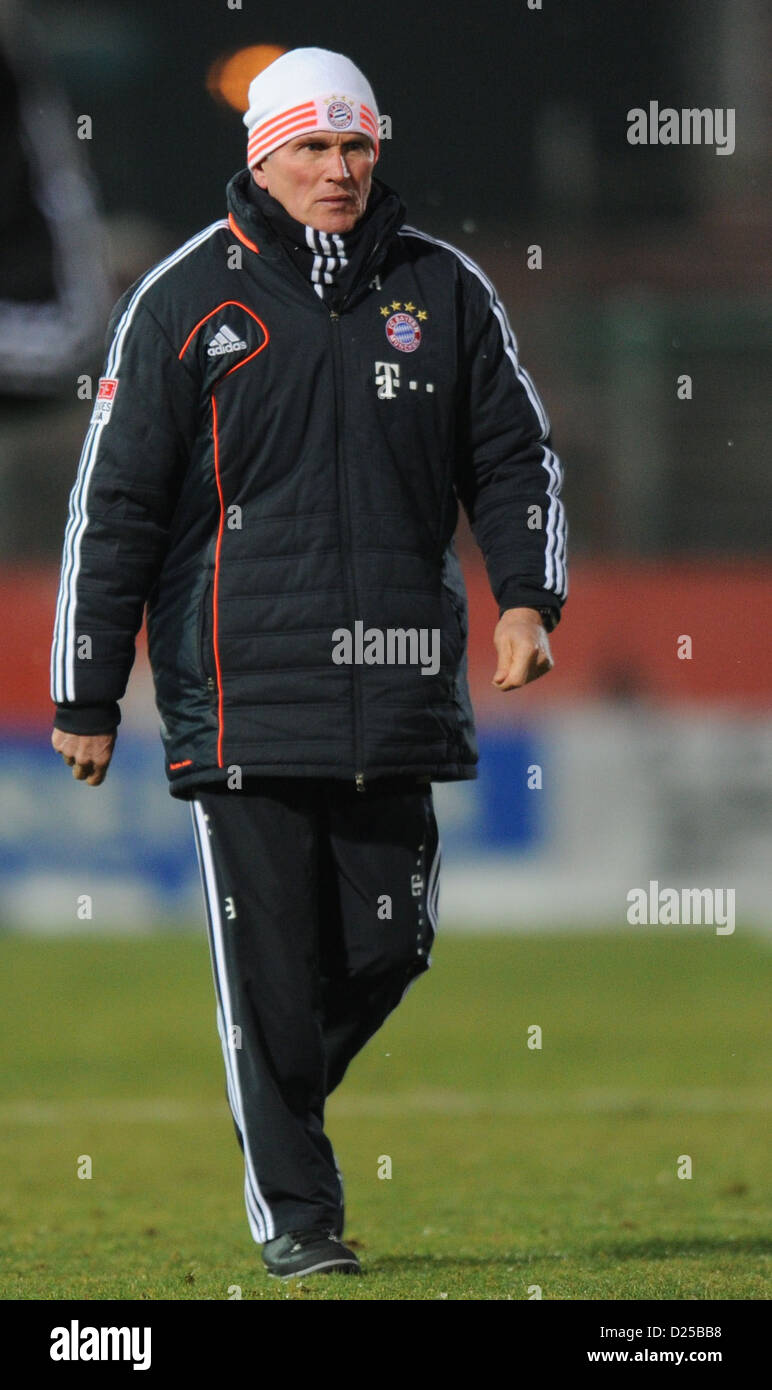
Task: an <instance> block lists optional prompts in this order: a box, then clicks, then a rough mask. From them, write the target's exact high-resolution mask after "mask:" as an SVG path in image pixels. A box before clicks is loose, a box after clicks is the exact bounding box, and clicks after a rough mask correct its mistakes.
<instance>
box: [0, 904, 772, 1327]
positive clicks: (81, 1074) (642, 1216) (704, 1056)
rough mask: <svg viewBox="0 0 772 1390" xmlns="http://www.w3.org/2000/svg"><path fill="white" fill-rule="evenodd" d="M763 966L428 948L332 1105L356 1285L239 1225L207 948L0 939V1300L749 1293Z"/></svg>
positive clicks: (760, 1112) (758, 1161) (678, 933)
mask: <svg viewBox="0 0 772 1390" xmlns="http://www.w3.org/2000/svg"><path fill="white" fill-rule="evenodd" d="M771 956H772V953H771V952H770V948H769V945H768V943H767V942H765V941H764V940H762V939H759V938H757V937H755V936H753V935H752V934H750V933H747V932H744V931H743V930H742V929H741V928H739V927H738V930H737V931H736V933H735V934H734V936H731V937H718V936H716V935H715V933H714V932H713V931H712V930H711V929H710V928H709V927H698V928H692V929H691V930H689V929H686V930H678V929H674V928H655V929H654V930H650V931H648V932H647V931H646V930H645V929H644V930H641V929H628V930H627V931H626V932H625V933H624V934H618V933H600V932H597V933H592V934H577V933H570V934H569V933H564V934H549V935H544V936H538V937H537V936H520V937H518V936H503V935H502V936H494V935H486V936H477V935H468V936H458V935H446V936H443V935H442V932H440V935H439V937H438V940H437V942H436V945H435V950H434V956H433V964H432V968H431V970H430V971H429V973H428V975H426V976H424V977H423V978H422V979H420V980H419V981H417V982H416V984H415V986H414V988H412V989H411V990H410V992H409V993H408V995H407V996H406V998H405V999H404V1001H403V1003H402V1004H401V1006H400V1008H399V1009H397V1011H396V1012H395V1013H394V1014H393V1015H392V1016H391V1018H390V1019H389V1020H388V1021H387V1023H386V1025H385V1026H384V1028H383V1029H382V1031H381V1032H380V1034H378V1035H377V1036H376V1038H375V1039H373V1041H372V1042H371V1043H370V1044H369V1046H368V1047H367V1048H366V1049H365V1051H364V1052H363V1053H362V1054H360V1056H359V1057H358V1058H357V1059H356V1061H355V1062H354V1063H353V1065H352V1067H351V1068H350V1070H349V1073H348V1076H347V1077H346V1078H345V1080H344V1082H343V1084H342V1086H341V1087H340V1089H339V1091H338V1092H337V1093H336V1094H335V1095H334V1096H333V1097H331V1099H330V1102H329V1106H328V1121H327V1128H328V1132H329V1134H330V1137H331V1139H332V1141H333V1144H334V1146H335V1149H336V1153H337V1155H338V1159H339V1162H340V1163H341V1166H342V1168H343V1172H344V1175H345V1179H346V1198H347V1215H348V1223H347V1237H348V1238H350V1239H351V1240H352V1243H355V1245H356V1248H357V1250H358V1253H359V1256H360V1259H361V1260H362V1263H363V1267H364V1270H365V1273H364V1277H363V1278H361V1279H356V1278H354V1279H351V1278H349V1279H346V1278H343V1277H342V1276H333V1277H330V1276H326V1277H320V1276H317V1277H316V1278H309V1279H306V1280H305V1281H293V1282H292V1283H290V1284H283V1283H279V1282H277V1281H274V1280H271V1279H269V1278H268V1277H267V1276H266V1274H265V1273H264V1271H263V1267H262V1264H261V1262H260V1259H259V1252H258V1249H257V1247H256V1246H254V1245H253V1243H252V1240H251V1237H250V1235H249V1230H248V1227H247V1223H246V1217H245V1213H244V1208H243V1197H242V1188H243V1176H242V1174H243V1169H242V1160H241V1154H240V1151H239V1149H238V1145H237V1143H236V1139H235V1135H234V1132H233V1128H232V1124H231V1120H230V1116H229V1113H228V1110H227V1106H226V1101H225V1093H224V1071H223V1063H222V1055H221V1052H220V1045H219V1040H218V1038H217V1033H216V1029H215V1022H214V1002H213V992H212V982H211V975H210V967H209V957H208V950H207V946H206V940H205V937H204V933H203V927H202V928H201V930H200V932H197V933H195V934H192V935H184V936H182V935H164V936H160V935H159V936H146V937H142V938H140V939H127V938H107V937H99V936H97V935H96V934H94V935H91V936H89V937H83V938H77V939H73V938H70V939H55V940H53V939H43V938H37V939H23V938H21V937H19V936H14V935H7V936H4V937H2V938H0V977H1V978H2V980H3V981H4V984H3V986H2V995H3V1002H2V1024H1V1025H0V1026H1V1028H2V1043H1V1044H0V1059H1V1061H2V1073H3V1076H4V1083H3V1090H2V1094H1V1095H0V1119H1V1120H2V1124H0V1155H1V1158H0V1162H1V1165H2V1167H1V1175H2V1182H1V1183H0V1251H1V1252H2V1253H1V1254H0V1296H2V1298H4V1299H61V1298H68V1299H96V1298H107V1299H124V1298H127V1299H228V1298H229V1297H235V1296H238V1291H240V1294H241V1297H243V1298H244V1299H285V1298H296V1299H307V1300H314V1299H336V1300H340V1299H366V1300H367V1299H377V1300H383V1299H406V1300H416V1299H420V1300H423V1299H442V1298H448V1299H453V1300H456V1299H486V1300H487V1299H516V1300H527V1299H528V1298H529V1297H532V1296H534V1293H535V1286H538V1288H539V1289H540V1290H541V1297H542V1298H544V1299H592V1300H603V1299H643V1298H653V1299H670V1298H675V1299H684V1300H693V1299H697V1300H703V1299H708V1300H710V1299H718V1298H729V1299H762V1298H765V1297H768V1296H769V1284H768V1282H767V1280H768V1260H769V1250H770V1242H769V1234H770V1223H769V1219H768V1218H769V1212H768V1208H767V1207H765V1201H766V1199H767V1196H768V1193H769V1166H768V1148H767V1143H766V1142H765V1138H764V1125H765V1119H766V1113H765V1112H766V1110H767V1108H768V1104H769V1100H770V1090H769V1069H768V1064H769V1038H768V1026H767V1018H768V1003H769V983H770V960H771ZM534 1024H536V1025H538V1026H539V1027H540V1028H541V1030H542V1047H541V1049H536V1048H529V1047H528V1045H527V1042H528V1029H529V1027H530V1026H531V1025H534ZM82 1155H88V1156H89V1157H90V1159H91V1163H92V1176H91V1178H90V1179H87V1178H79V1177H78V1175H77V1170H78V1162H79V1158H80V1156H82ZM386 1156H387V1157H388V1158H389V1159H390V1160H391V1177H390V1178H385V1177H384V1178H382V1177H379V1169H380V1171H381V1172H384V1171H385V1170H386V1168H387V1165H386V1164H385V1162H384V1158H385V1157H386ZM684 1156H688V1157H689V1158H690V1159H691V1165H692V1176H691V1177H690V1178H680V1177H679V1176H678V1168H679V1164H680V1165H681V1167H682V1169H683V1168H684V1163H683V1159H684Z"/></svg>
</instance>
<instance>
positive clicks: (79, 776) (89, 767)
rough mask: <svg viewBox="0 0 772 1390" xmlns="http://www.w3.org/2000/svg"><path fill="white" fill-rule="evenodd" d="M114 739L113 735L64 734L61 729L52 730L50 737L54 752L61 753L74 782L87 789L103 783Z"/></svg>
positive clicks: (111, 754)
mask: <svg viewBox="0 0 772 1390" xmlns="http://www.w3.org/2000/svg"><path fill="white" fill-rule="evenodd" d="M115 739H116V735H115V734H65V733H64V732H63V730H62V729H54V731H53V733H52V735H51V743H52V744H53V748H54V752H56V753H61V755H62V757H63V758H64V761H65V762H66V764H67V766H68V767H71V768H72V775H73V777H74V778H75V779H76V781H78V782H86V783H87V784H88V786H89V787H99V786H101V784H102V782H104V780H105V777H106V776H107V769H108V767H109V765H110V759H111V757H112V756H113V749H114V747H115Z"/></svg>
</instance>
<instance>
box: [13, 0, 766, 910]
mask: <svg viewBox="0 0 772 1390" xmlns="http://www.w3.org/2000/svg"><path fill="white" fill-rule="evenodd" d="M770 24H771V21H770V15H769V11H768V8H767V6H766V5H764V3H763V0H682V2H681V3H680V4H677V5H672V4H671V3H669V0H667V2H666V0H628V3H626V4H625V5H619V4H618V3H615V0H596V3H594V4H592V5H586V4H585V3H584V2H583V0H562V3H561V4H559V5H557V4H552V3H546V0H545V5H544V8H543V10H533V9H530V8H529V7H528V5H527V4H526V0H518V3H514V0H510V2H509V3H507V4H500V5H496V4H494V5H491V6H486V7H484V9H483V10H474V9H473V8H472V7H470V6H467V5H462V4H461V3H459V2H458V0H444V3H443V4H442V5H427V6H419V7H415V6H412V5H407V4H405V3H403V0H398V3H394V4H390V5H389V6H386V7H381V8H380V9H379V10H378V11H377V13H376V11H374V10H373V9H372V7H365V6H353V5H352V6H351V7H347V8H346V9H345V10H344V11H343V12H341V11H340V10H336V11H335V12H334V14H332V15H330V16H328V18H327V19H325V17H324V16H321V15H320V13H319V7H318V6H311V5H310V4H309V3H307V0H298V3H296V4H295V5H293V6H292V7H291V9H288V8H287V7H286V6H284V5H281V4H279V3H277V2H276V0H267V3H264V4H261V5H260V7H259V12H258V11H257V10H256V8H255V7H253V6H251V5H250V4H249V3H248V0H245V3H244V5H243V8H241V9H240V8H231V7H230V6H229V5H228V4H227V3H226V0H221V3H217V4H213V3H203V0H187V2H186V3H183V0H167V3H165V4H163V5H159V4H157V3H155V0H133V2H132V4H131V5H128V6H127V5H126V4H124V3H120V2H119V0H98V3H97V2H96V0H94V2H93V3H92V2H91V0H82V2H81V3H79V4H78V5H77V6H73V5H71V4H70V3H68V0H29V3H25V5H24V7H23V15H22V12H21V9H20V7H18V6H17V5H16V4H15V3H10V0H0V75H1V76H2V82H1V83H0V85H1V86H2V93H3V95H2V102H3V108H4V114H5V116H6V118H7V119H6V120H5V121H4V123H3V129H4V131H5V134H4V135H3V137H2V138H3V144H2V146H1V147H0V148H2V150H3V152H4V160H5V175H6V177H5V178H4V188H5V190H6V193H8V192H9V191H10V193H11V196H10V197H9V198H8V200H7V201H6V203H5V206H4V208H3V211H2V212H0V250H2V257H1V258H0V259H1V261H2V265H3V267H4V269H3V270H2V271H0V533H1V535H2V547H1V553H2V556H3V558H2V562H1V568H0V586H1V589H2V600H3V639H4V640H3V660H2V701H1V705H0V709H1V713H0V721H1V722H0V741H1V742H2V773H1V774H0V778H1V786H2V804H3V807H4V815H3V817H2V819H1V821H0V879H1V881H2V909H1V910H2V918H1V919H0V926H1V927H5V928H9V929H15V930H22V931H26V932H31V933H39V932H47V931H51V930H55V931H59V932H67V931H83V930H89V929H91V930H94V931H97V932H100V931H104V930H105V928H109V929H110V930H125V931H129V932H132V931H147V930H153V929H155V928H156V926H159V925H160V924H164V926H166V927H172V928H178V929H183V928H187V927H189V926H190V925H195V926H196V928H197V929H199V930H200V929H201V928H202V907H201V902H200V889H199V885H198V880H197V870H196V865H195V857H194V852H193V845H192V838H191V834H190V823H189V816H188V811H187V808H186V807H185V806H183V805H179V804H177V803H175V802H174V801H173V800H172V799H171V798H170V797H169V795H168V793H167V791H166V786H165V778H164V772H163V760H162V751H161V746H160V740H159V737H158V732H157V721H156V714H155V708H154V705H153V699H152V685H151V680H150V676H149V671H148V667H147V662H146V656H145V649H144V641H143V640H140V643H139V650H138V657H137V663H136V666H135V669H134V672H133V675H132V679H131V683H130V687H129V694H128V696H127V698H126V700H125V702H124V707H123V708H124V717H123V723H122V725H121V729H120V732H119V739H118V744H117V749H116V754H115V758H114V761H113V765H112V767H111V771H110V775H109V777H108V779H107V782H106V783H105V785H104V787H102V788H101V789H100V790H99V791H98V792H95V791H92V790H90V789H88V790H87V789H85V788H82V787H76V786H74V785H73V782H72V779H71V777H70V775H69V773H68V772H67V771H66V770H65V769H64V768H63V767H62V765H61V763H60V762H59V761H58V760H56V759H55V758H54V755H53V753H52V752H51V750H50V745H49V738H50V727H51V715H52V710H51V706H50V703H49V697H48V659H49V644H50V636H51V629H52V622H53V609H54V603H55V597H56V588H57V583H58V568H59V558H60V552H61V544H62V537H63V528H64V523H65V518H66V507H67V498H68V494H69V490H70V487H71V485H72V482H73V479H74V476H75V469H76V466H77V461H78V456H79V452H80V445H81V441H82V438H83V435H84V433H85V430H86V427H87V422H88V418H89V414H90V411H91V402H90V401H89V400H88V399H80V398H79V394H78V380H79V378H80V377H81V376H82V375H83V374H92V375H96V374H98V372H99V369H100V362H101V354H102V340H103V334H104V328H105V325H106V320H107V314H108V310H109V307H110V304H111V303H112V301H113V300H114V299H115V298H117V295H118V293H119V292H121V291H122V289H123V288H125V286H126V285H128V284H129V283H130V282H131V281H132V280H133V279H134V278H136V277H137V276H138V275H139V274H140V273H142V272H143V271H144V270H145V269H146V268H147V267H148V266H149V265H150V264H152V263H153V262H154V261H156V260H157V259H159V258H160V257H161V256H162V255H164V254H165V253H166V252H167V251H169V250H171V249H173V248H174V247H175V246H176V245H178V244H179V243H180V241H181V240H183V239H184V238H185V237H186V236H188V235H190V234H191V233H192V232H193V231H194V230H196V229H197V228H198V227H200V226H202V225H204V224H206V223H207V222H209V221H211V220H212V219H213V218H214V217H216V216H219V215H220V214H221V209H222V206H223V189H224V185H225V183H226V181H227V179H228V178H229V177H230V176H231V174H232V173H233V172H234V171H235V170H236V169H237V168H239V167H241V166H242V164H243V160H244V140H245V135H244V129H243V126H242V124H241V121H240V116H239V114H238V112H237V110H235V109H234V106H233V105H232V104H229V101H230V102H232V103H235V104H236V105H238V102H239V99H240V93H241V90H242V87H243V83H242V84H241V86H240V79H239V63H238V61H236V62H235V63H234V61H232V60H233V55H234V54H238V52H239V51H240V50H243V49H245V48H248V47H252V46H256V45H266V46H267V45H274V46H276V48H277V49H278V50H281V49H284V48H291V47H295V46H297V45H304V44H318V45H321V46H325V47H332V48H337V49H343V50H344V51H346V52H347V53H350V55H351V56H352V57H353V58H354V59H355V61H357V62H358V63H359V64H360V65H361V66H362V68H363V69H364V71H365V72H366V73H367V74H368V76H369V77H370V79H371V81H372V83H373V86H374V89H375V92H376V95H377V97H378V99H379V102H380V106H381V110H382V112H383V113H386V114H388V115H389V116H390V118H391V122H392V129H391V139H390V140H386V141H384V144H383V154H382V159H381V162H380V165H379V167H378V170H377V173H378V174H380V176H381V177H382V178H383V179H384V180H385V181H386V182H387V183H390V184H391V185H392V186H394V187H396V188H397V189H398V190H399V191H400V192H401V194H402V196H403V198H404V200H405V202H406V204H407V207H408V215H409V219H410V220H411V221H412V222H414V223H416V224H417V225H419V226H420V227H422V228H424V229H426V230H428V231H430V232H432V233H434V234H436V235H439V236H441V237H444V238H446V239H448V240H449V241H451V242H453V243H454V244H455V245H457V246H459V247H461V248H463V250H464V251H466V252H468V253H469V254H470V255H471V256H472V257H474V258H475V259H476V260H477V261H478V262H479V263H480V264H481V265H482V266H483V268H484V269H485V270H486V271H487V272H488V274H489V275H490V276H491V277H492V279H493V281H494V282H495V284H496V285H497V287H498V290H499V292H500V294H501V296H502V298H503V300H504V302H505V304H506V307H507V309H508V311H509V314H510V318H511V321H512V324H513V326H514V329H515V332H516V334H517V336H518V339H519V343H520V349H521V356H522V360H523V362H524V364H525V365H526V366H527V367H528V369H529V371H530V372H531V374H532V375H533V377H534V379H535V381H536V383H537V386H538V388H539V390H540V393H541V394H542V396H543V398H544V400H545V403H546V405H547V408H548V410H549V412H550V415H551V418H552V423H553V431H554V439H555V444H556V447H557V449H558V451H559V452H560V454H561V455H562V457H563V458H564V461H565V465H566V473H567V481H566V488H565V494H564V496H565V501H566V505H567V509H568V515H569V524H570V535H569V541H570V562H571V570H570V580H571V589H570V597H569V602H568V606H567V609H566V613H565V617H564V621H563V623H562V624H561V626H560V627H559V629H558V631H557V633H556V635H555V637H554V639H553V650H554V653H555V657H556V667H555V670H554V672H553V673H552V674H550V676H549V677H548V678H547V679H546V680H543V681H540V682H538V683H537V684H536V685H534V686H531V687H530V688H528V689H526V690H525V691H522V692H518V693H513V694H510V695H508V696H502V695H501V694H499V693H498V692H497V691H495V690H494V689H493V688H492V687H491V683H490V682H491V677H492V674H493V670H494V665H493V649H492V645H491V634H492V629H493V625H494V622H495V616H496V614H495V606H494V603H493V600H492V598H491V596H490V592H489V590H488V587H487V583H486V579H485V574H484V571H483V568H482V565H481V561H480V558H479V555H478V553H477V551H476V549H475V546H474V542H473V541H472V539H471V537H470V536H469V534H468V531H467V530H466V529H465V528H464V527H463V526H462V530H461V534H460V537H459V546H460V551H461V555H462V559H463V563H464V567H465V572H466V576H467V583H468V589H469V597H470V611H471V640H470V678H471V685H472V693H473V698H474V702H475V707H476V710H477V715H478V720H479V734H480V746H481V755H482V760H481V769H480V771H481V775H480V779H479V781H478V782H476V783H470V784H465V785H461V786H449V787H439V788H438V789H437V806H438V814H439V817H440V823H441V829H442V833H443V842H444V846H445V849H446V856H445V871H444V880H443V891H442V900H441V921H442V925H443V928H448V929H452V928H453V927H455V926H459V927H461V926H463V927H464V928H466V929H468V930H471V929H474V928H484V927H491V926H495V927H496V928H512V929H521V930H524V929H529V928H538V929H542V928H546V927H548V926H551V925H559V926H561V927H563V928H566V927H569V928H572V927H581V926H583V925H589V924H592V925H593V926H597V925H605V926H609V927H618V928H625V926H626V915H625V914H626V894H627V892H628V890H629V889H630V888H632V887H636V886H642V887H645V886H646V885H647V884H648V882H649V881H650V880H652V879H656V880H658V881H659V882H660V883H661V884H662V885H663V886H664V885H668V886H672V887H681V886H701V887H713V888H718V887H722V888H727V887H732V888H734V889H735V890H736V913H737V920H738V922H743V923H746V924H749V925H753V926H757V927H763V928H768V927H769V924H770V893H769V887H770V884H769V846H770V843H771V842H772V809H771V807H770V797H769V788H770V774H771V773H772V719H771V718H770V705H769V692H770V677H771V676H772V645H771V644H770V642H769V634H768V630H767V629H768V613H769V603H770V587H771V586H770V581H771V580H772V561H771V559H770V547H769V532H770V526H769V518H770V467H769V434H770V430H769V424H770V420H769V399H770V392H769V366H770V337H769V312H768V311H769V300H770V283H771V278H772V277H770V270H771V269H772V239H770V230H771V224H772V216H771V209H770V201H769V174H770V154H769V146H768V144H767V143H765V129H768V121H769V115H770V110H769V108H770V77H769V72H770V63H769V57H770V43H769V39H770ZM269 56H271V55H270V52H267V51H266V52H263V54H262V60H265V58H266V57H269ZM254 65H255V59H254V58H253V57H252V56H250V57H248V58H247V60H246V67H247V68H248V69H249V68H250V67H251V71H254ZM242 66H243V64H242ZM650 100H658V101H659V103H660V105H672V106H675V107H676V108H680V107H682V106H684V107H695V106H697V107H706V106H707V107H711V108H727V107H731V108H733V109H735V111H736V149H735V151H734V153H733V154H731V156H723V157H721V156H718V155H717V153H716V151H715V149H714V148H713V147H695V146H691V147H690V146H672V147H663V146H652V147H640V146H631V145H630V144H628V143H627V140H626V132H627V112H628V110H629V109H630V108H633V107H637V106H643V107H646V106H647V105H648V102H649V101H650ZM83 115H88V116H89V117H90V118H91V123H92V124H91V131H90V138H89V139H83V140H79V139H77V138H76V135H77V130H78V128H79V127H78V120H79V118H80V117H82V116H83ZM535 245H537V246H539V247H541V250H542V267H541V269H532V268H529V264H528V256H529V248H531V247H533V246H535ZM22 309H23V311H24V314H26V315H27V317H26V319H25V318H23V317H20V315H21V314H22ZM26 333H29V334H30V335H31V336H30V338H29V340H28V341H30V342H32V343H34V344H35V351H34V353H33V354H32V355H31V356H30V357H29V362H28V366H27V367H26V369H24V370H22V371H20V369H19V361H20V358H19V344H20V342H21V341H22V338H23V337H24V335H25V334H26ZM35 335H37V336H35ZM22 360H26V359H24V358H22ZM684 374H688V375H689V376H690V377H691V378H692V384H693V385H692V399H690V400H682V399H679V396H678V394H677V382H678V378H679V377H681V376H682V375H684ZM683 635H688V636H690V637H691V640H692V656H691V659H690V660H681V659H679V657H678V642H679V638H680V637H682V636H683ZM535 765H536V766H538V767H539V768H540V769H541V786H540V787H535V786H534V787H529V785H528V781H529V773H528V769H529V768H533V767H534V766H535ZM530 780H531V781H532V782H533V781H534V780H538V779H534V777H533V776H532V775H531V777H530ZM83 893H89V894H91V896H92V898H93V903H94V909H93V911H94V915H93V920H92V921H91V922H90V923H89V922H84V921H82V920H80V919H79V917H78V915H77V898H78V896H79V895H80V894H83ZM627 930H628V931H630V930H633V929H632V928H629V927H628V928H627Z"/></svg>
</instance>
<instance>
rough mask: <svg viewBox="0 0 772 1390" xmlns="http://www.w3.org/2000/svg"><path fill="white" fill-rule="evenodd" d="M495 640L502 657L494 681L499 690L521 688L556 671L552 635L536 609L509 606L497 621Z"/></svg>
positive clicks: (499, 656)
mask: <svg viewBox="0 0 772 1390" xmlns="http://www.w3.org/2000/svg"><path fill="white" fill-rule="evenodd" d="M493 642H494V645H495V647H496V651H497V653H498V658H499V664H498V667H497V669H496V674H495V676H494V677H493V684H494V685H495V686H498V689H499V690H517V689H518V687H519V686H521V685H528V684H529V682H530V681H536V680H538V679H539V676H546V674H547V672H548V671H551V670H552V667H553V664H554V663H553V660H552V652H551V651H550V643H549V637H548V635H547V630H546V628H545V627H544V624H543V623H542V620H541V616H540V614H539V613H537V611H536V609H535V608H508V609H507V610H506V612H504V613H502V615H501V617H500V618H499V621H498V623H497V624H496V630H495V632H494V634H493Z"/></svg>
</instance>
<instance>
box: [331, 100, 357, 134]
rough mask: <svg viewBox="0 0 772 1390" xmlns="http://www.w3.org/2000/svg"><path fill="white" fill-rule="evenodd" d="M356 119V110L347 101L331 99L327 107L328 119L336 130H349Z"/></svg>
mask: <svg viewBox="0 0 772 1390" xmlns="http://www.w3.org/2000/svg"><path fill="white" fill-rule="evenodd" d="M353 119H354V112H353V111H352V110H351V107H350V106H349V104H348V102H347V101H331V102H330V104H329V106H328V107H327V120H328V121H329V122H330V125H331V126H333V127H334V128H335V130H347V129H348V127H349V126H350V125H351V122H352V121H353Z"/></svg>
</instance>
